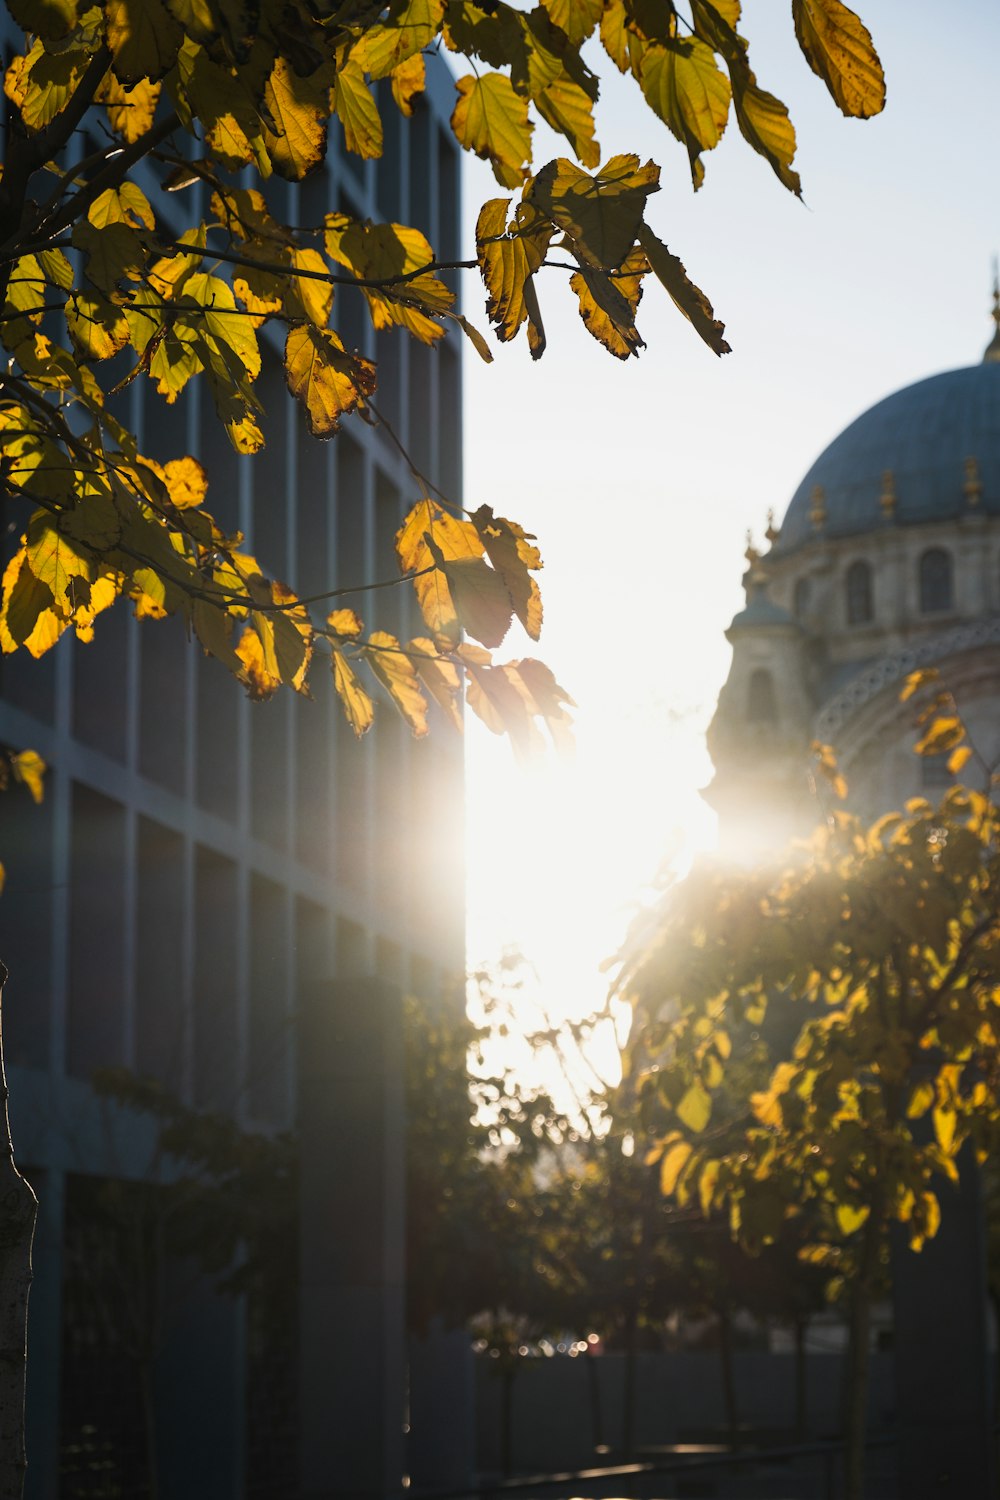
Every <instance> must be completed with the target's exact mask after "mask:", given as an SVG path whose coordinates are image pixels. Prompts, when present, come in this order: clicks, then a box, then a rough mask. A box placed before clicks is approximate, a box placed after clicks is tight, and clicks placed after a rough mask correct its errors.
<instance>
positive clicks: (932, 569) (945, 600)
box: [920, 547, 952, 615]
mask: <svg viewBox="0 0 1000 1500" xmlns="http://www.w3.org/2000/svg"><path fill="white" fill-rule="evenodd" d="M951 606H952V583H951V553H950V552H946V551H945V550H944V548H943V547H931V549H930V550H929V551H928V552H925V553H924V555H923V557H922V558H921V559H920V613H921V614H922V615H932V614H935V613H937V611H939V610H943V609H951Z"/></svg>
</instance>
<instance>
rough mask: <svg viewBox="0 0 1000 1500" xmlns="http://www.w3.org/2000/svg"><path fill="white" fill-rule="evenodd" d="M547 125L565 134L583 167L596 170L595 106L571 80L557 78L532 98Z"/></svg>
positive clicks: (599, 152)
mask: <svg viewBox="0 0 1000 1500" xmlns="http://www.w3.org/2000/svg"><path fill="white" fill-rule="evenodd" d="M534 102H535V106H536V108H537V110H538V113H539V114H540V115H541V117H542V119H543V120H544V121H545V123H546V124H547V125H550V126H551V127H552V129H553V130H557V131H558V132H559V134H560V135H564V136H565V137H566V139H567V140H568V141H569V143H570V145H571V146H572V147H573V150H574V151H575V152H576V154H577V156H578V157H579V159H580V161H582V162H583V165H584V166H585V167H596V166H597V165H598V163H599V162H600V160H601V148H600V146H599V145H598V143H597V141H596V140H595V139H594V105H593V101H592V99H591V98H590V96H589V94H588V93H587V92H586V90H585V89H583V88H581V87H580V85H579V84H578V83H574V82H573V80H572V79H571V78H556V79H554V80H553V81H552V83H550V84H549V85H548V87H547V88H545V89H543V90H542V91H541V92H540V93H537V94H535V96H534Z"/></svg>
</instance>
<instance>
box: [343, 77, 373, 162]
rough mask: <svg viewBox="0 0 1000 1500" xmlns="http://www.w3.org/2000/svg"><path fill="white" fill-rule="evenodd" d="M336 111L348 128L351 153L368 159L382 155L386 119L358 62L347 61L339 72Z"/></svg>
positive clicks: (348, 147) (346, 131)
mask: <svg viewBox="0 0 1000 1500" xmlns="http://www.w3.org/2000/svg"><path fill="white" fill-rule="evenodd" d="M333 112H334V114H335V115H336V116H337V118H338V120H339V121H340V123H341V125H342V126H343V127H344V143H345V144H346V146H347V149H348V151H353V152H354V154H355V155H356V156H361V157H363V158H365V159H366V160H371V159H373V158H376V157H379V156H381V155H382V116H381V115H380V114H379V112H378V105H377V104H376V103H375V100H374V98H373V97H372V91H371V89H370V88H369V87H368V85H367V84H366V83H365V77H364V74H363V73H362V71H361V69H360V68H359V67H358V64H357V63H356V62H347V63H345V64H344V66H343V67H342V68H338V69H337V76H336V78H335V79H334V84H333Z"/></svg>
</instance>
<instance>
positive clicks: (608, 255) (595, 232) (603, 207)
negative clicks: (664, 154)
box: [525, 155, 660, 271]
mask: <svg viewBox="0 0 1000 1500" xmlns="http://www.w3.org/2000/svg"><path fill="white" fill-rule="evenodd" d="M659 185H660V169H659V167H657V166H656V165H655V163H654V162H651V161H650V162H647V163H646V165H645V166H643V167H640V165H639V158H638V157H637V156H631V155H625V156H613V157H611V159H610V160H609V161H607V162H606V163H605V165H604V166H603V167H602V168H601V170H600V171H599V172H596V173H595V174H594V175H593V176H591V175H590V174H589V173H588V172H584V171H583V170H582V169H581V168H580V167H578V166H576V165H575V163H574V162H571V161H568V160H567V159H566V158H565V157H560V158H559V159H558V160H557V161H550V162H548V163H547V164H546V165H545V166H544V167H542V169H541V170H540V171H539V172H538V173H536V175H535V176H534V177H533V178H532V180H531V182H530V184H529V185H528V187H527V189H526V190H525V199H526V200H527V201H529V202H531V203H533V204H534V205H535V206H536V207H537V208H538V209H540V211H541V212H542V213H543V214H544V215H545V216H546V217H547V218H550V219H551V220H552V221H553V222H554V223H555V224H557V225H558V227H559V228H560V229H561V230H562V231H563V233H564V234H566V235H567V236H568V238H569V240H570V242H571V246H572V249H573V253H574V254H575V255H576V256H577V258H578V259H579V260H580V261H581V262H583V263H585V264H588V265H592V266H601V267H603V269H604V270H606V271H617V270H618V269H619V268H620V267H621V265H622V263H623V262H624V261H625V259H626V258H627V257H628V255H629V254H630V253H631V250H632V247H633V245H634V244H635V239H636V236H637V234H638V232H639V226H640V225H641V223H642V216H643V213H644V211H645V208H646V200H647V198H648V197H649V195H650V194H651V193H655V192H657V191H658V189H659Z"/></svg>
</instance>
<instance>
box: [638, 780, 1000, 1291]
mask: <svg viewBox="0 0 1000 1500" xmlns="http://www.w3.org/2000/svg"><path fill="white" fill-rule="evenodd" d="M998 891H1000V812H998V810H997V809H996V808H995V807H994V806H993V805H992V804H991V802H990V801H989V800H988V799H987V798H986V797H984V796H983V795H981V794H980V793H977V792H973V791H969V790H967V789H965V788H960V787H956V788H953V789H952V790H951V791H950V792H949V793H948V795H947V796H946V797H945V798H944V800H943V801H942V803H941V805H940V806H939V807H937V808H935V807H932V806H931V805H930V804H929V803H927V802H926V801H923V800H922V799H916V800H914V801H913V802H911V803H909V804H907V807H906V810H905V812H903V813H891V814H888V815H886V816H885V817H883V818H880V819H879V820H878V822H876V823H875V824H874V825H872V826H871V827H870V828H866V827H864V826H863V825H862V824H861V823H860V822H858V821H857V820H856V819H855V818H853V817H852V816H850V815H849V814H847V813H844V812H840V813H836V814H835V815H834V816H833V817H832V818H831V819H830V820H829V822H828V824H827V826H825V827H824V828H822V829H820V830H819V831H818V832H817V833H816V835H815V836H814V838H813V839H812V841H811V842H810V844H809V845H808V847H807V848H804V849H802V850H800V851H799V853H798V856H797V857H796V858H793V859H791V860H790V861H789V862H788V864H787V865H786V866H784V867H779V868H777V869H767V870H757V871H753V872H750V873H745V872H742V873H741V872H735V871H733V870H732V869H729V868H725V867H723V866H721V865H718V864H709V863H706V864H704V865H702V866H701V867H700V868H698V869H697V870H696V871H695V872H694V873H693V874H692V875H691V876H690V877H689V879H688V880H686V881H685V882H684V883H683V884H682V885H680V886H678V887H677V888H676V889H675V890H674V891H673V892H672V893H671V894H670V896H669V897H668V900H667V902H666V904H665V907H664V910H663V912H662V914H661V916H660V919H659V921H658V922H657V923H656V924H655V929H654V932H653V935H652V936H651V937H649V936H647V938H646V940H645V943H644V946H643V948H642V949H641V950H640V951H639V953H638V954H637V955H635V957H634V959H633V962H632V963H631V965H630V967H629V968H628V969H627V970H626V971H625V973H624V977H623V981H622V986H623V990H624V992H625V993H626V994H627V995H628V997H629V998H630V999H631V1001H632V1003H633V1006H634V1010H635V1026H634V1030H633V1036H632V1040H631V1041H630V1043H629V1059H628V1060H629V1063H630V1080H631V1086H632V1088H633V1089H634V1091H635V1096H636V1107H637V1109H638V1111H639V1117H640V1119H641V1121H642V1126H643V1130H644V1133H645V1136H646V1139H647V1140H648V1141H649V1142H650V1143H651V1144H650V1148H649V1159H650V1160H651V1161H652V1162H655V1163H656V1164H658V1167H659V1170H660V1173H661V1186H662V1190H663V1192H664V1193H665V1194H667V1195H668V1196H670V1197H672V1198H674V1199H675V1200H676V1201H677V1202H679V1203H682V1204H683V1203H688V1202H692V1203H696V1204H699V1205H700V1207H701V1209H702V1211H703V1212H704V1213H705V1214H710V1213H713V1212H717V1211H725V1212H726V1213H727V1214H728V1216H729V1220H730V1227H731V1230H732V1232H733V1233H734V1235H736V1236H738V1237H739V1238H740V1239H741V1240H742V1242H743V1243H744V1244H747V1245H748V1246H750V1247H751V1248H756V1247H759V1246H762V1245H767V1244H769V1243H771V1242H773V1241H774V1240H775V1239H776V1238H777V1237H778V1235H779V1233H780V1232H781V1230H782V1226H783V1225H784V1224H785V1223H786V1222H787V1221H788V1220H790V1219H791V1220H799V1221H802V1220H803V1217H805V1218H806V1219H807V1220H808V1222H809V1224H810V1234H811V1235H813V1236H814V1237H815V1242H814V1243H813V1244H812V1245H809V1244H804V1245H803V1247H802V1251H801V1253H802V1255H803V1257H804V1258H807V1259H810V1258H811V1259H813V1260H814V1261H815V1262H816V1263H818V1264H825V1265H830V1266H833V1267H836V1266H841V1267H847V1266H849V1265H850V1264H851V1257H852V1255H853V1254H854V1251H855V1249H856V1246H857V1243H858V1241H857V1235H858V1231H859V1230H860V1229H861V1227H862V1226H863V1225H864V1224H865V1222H866V1221H867V1220H868V1218H869V1216H877V1217H878V1219H879V1223H880V1224H884V1223H885V1222H887V1221H888V1220H890V1219H896V1220H898V1221H899V1222H900V1223H902V1224H905V1225H906V1226H907V1230H908V1232H909V1236H910V1243H911V1245H912V1246H913V1248H915V1249H919V1248H920V1247H921V1246H922V1244H923V1243H924V1241H925V1240H926V1239H927V1238H929V1237H931V1236H932V1235H933V1234H934V1233H935V1232H936V1229H937V1227H938V1223H939V1221H940V1214H941V1193H942V1191H944V1192H945V1193H946V1192H947V1183H948V1182H955V1181H957V1176H958V1167H957V1164H956V1163H957V1158H958V1155H959V1153H960V1151H961V1150H962V1148H963V1146H964V1144H965V1143H966V1142H967V1141H968V1142H971V1145H972V1148H973V1149H974V1150H975V1151H976V1152H977V1154H978V1155H979V1157H980V1158H981V1159H983V1158H984V1156H985V1154H986V1152H987V1151H988V1150H989V1149H990V1142H991V1141H992V1139H994V1132H995V1126H996V1121H997V1119H998V1118H1000V1105H998V1103H997V1100H998V1085H1000V1073H998V1063H1000V1040H998V1039H1000V1033H998V1029H997V1015H998V1006H1000V901H998ZM942 1184H943V1185H944V1186H943V1188H942Z"/></svg>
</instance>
